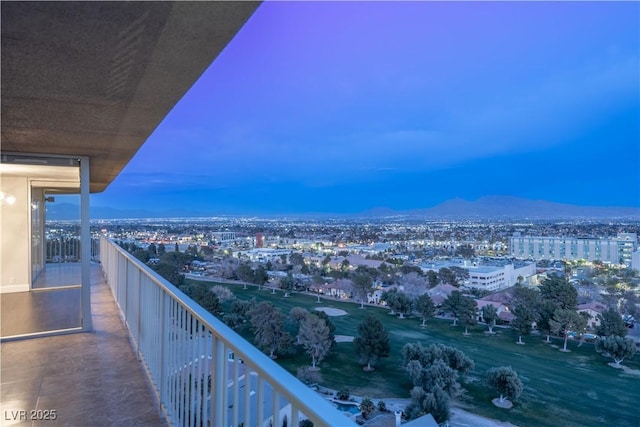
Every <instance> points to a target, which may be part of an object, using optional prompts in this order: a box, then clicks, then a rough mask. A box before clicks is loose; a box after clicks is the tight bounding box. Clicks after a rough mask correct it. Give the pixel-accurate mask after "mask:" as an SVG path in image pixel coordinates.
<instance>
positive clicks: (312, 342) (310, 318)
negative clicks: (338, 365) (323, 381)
mask: <svg viewBox="0 0 640 427" xmlns="http://www.w3.org/2000/svg"><path fill="white" fill-rule="evenodd" d="M298 341H299V342H300V343H301V344H302V345H303V347H304V348H305V350H306V351H307V354H308V355H309V356H311V367H312V370H315V369H318V368H317V367H316V364H317V363H320V362H321V361H322V359H324V357H325V356H326V355H327V353H328V352H329V349H330V348H331V337H330V336H329V327H328V326H327V324H326V323H325V321H324V320H323V319H321V318H319V317H318V316H316V315H314V314H309V315H307V316H306V317H305V318H304V319H303V320H302V322H300V330H299V331H298Z"/></svg>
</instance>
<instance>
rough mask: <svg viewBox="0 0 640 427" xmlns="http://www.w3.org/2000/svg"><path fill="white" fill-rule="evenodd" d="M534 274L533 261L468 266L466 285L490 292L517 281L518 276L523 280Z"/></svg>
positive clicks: (534, 265) (507, 286)
mask: <svg viewBox="0 0 640 427" xmlns="http://www.w3.org/2000/svg"><path fill="white" fill-rule="evenodd" d="M534 274H536V264H535V263H516V264H506V265H503V266H498V265H481V266H478V267H470V268H469V283H468V284H466V286H467V287H470V288H477V289H483V290H487V291H492V292H493V291H499V290H502V289H507V288H510V287H511V286H513V285H515V284H516V283H518V278H521V279H522V280H523V281H524V279H526V278H528V277H531V276H533V275H534Z"/></svg>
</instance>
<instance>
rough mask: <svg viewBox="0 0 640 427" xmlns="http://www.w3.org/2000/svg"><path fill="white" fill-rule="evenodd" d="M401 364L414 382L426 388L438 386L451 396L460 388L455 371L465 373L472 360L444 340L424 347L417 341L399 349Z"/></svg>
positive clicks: (472, 365) (471, 365)
mask: <svg viewBox="0 0 640 427" xmlns="http://www.w3.org/2000/svg"><path fill="white" fill-rule="evenodd" d="M401 354H402V366H403V368H404V369H405V370H406V371H407V373H408V374H409V378H410V379H411V381H412V382H413V385H414V386H418V387H421V388H423V389H425V390H431V389H432V388H433V387H436V386H437V387H440V388H441V389H442V390H444V391H446V392H447V393H449V394H450V395H451V396H454V395H455V394H456V393H457V390H458V389H459V388H460V384H459V383H458V381H457V379H458V374H460V375H466V374H467V373H468V372H470V371H471V370H472V369H473V368H474V366H475V364H474V363H473V360H471V359H470V358H469V357H467V356H466V355H465V354H464V353H463V352H462V351H460V350H458V349H456V348H453V347H449V346H446V345H444V344H431V345H429V346H428V347H426V348H425V347H423V346H422V344H420V343H419V342H417V343H407V344H405V345H404V347H403V348H402V351H401Z"/></svg>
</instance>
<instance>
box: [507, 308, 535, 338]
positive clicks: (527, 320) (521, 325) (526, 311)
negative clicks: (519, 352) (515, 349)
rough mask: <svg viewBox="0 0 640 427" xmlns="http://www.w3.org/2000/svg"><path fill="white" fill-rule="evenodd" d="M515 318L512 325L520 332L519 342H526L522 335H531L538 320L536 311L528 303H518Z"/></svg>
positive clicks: (514, 313)
mask: <svg viewBox="0 0 640 427" xmlns="http://www.w3.org/2000/svg"><path fill="white" fill-rule="evenodd" d="M512 312H513V315H514V316H515V318H514V319H513V321H512V322H511V327H512V328H513V329H515V330H516V331H517V332H518V342H517V343H518V344H524V342H523V341H522V336H523V335H524V336H526V335H529V334H530V333H531V331H532V330H533V322H535V321H536V313H535V312H534V311H533V310H532V309H531V308H530V307H528V306H527V305H526V304H522V303H521V304H518V305H516V306H515V307H514V308H513V310H512Z"/></svg>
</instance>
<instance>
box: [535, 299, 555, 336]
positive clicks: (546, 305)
mask: <svg viewBox="0 0 640 427" xmlns="http://www.w3.org/2000/svg"><path fill="white" fill-rule="evenodd" d="M558 308H559V307H558V305H557V304H555V303H554V302H553V301H550V300H542V301H540V305H539V306H538V320H537V321H536V324H537V326H538V330H539V331H541V332H543V333H545V334H546V335H547V339H546V340H545V342H546V343H547V344H548V343H550V342H551V340H550V336H551V323H550V322H551V320H552V319H553V314H554V313H555V312H556V310H558Z"/></svg>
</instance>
